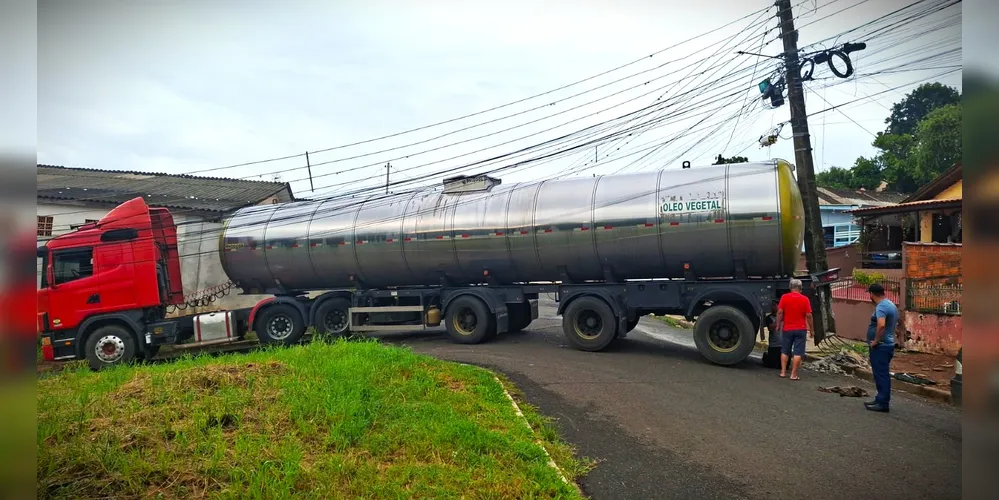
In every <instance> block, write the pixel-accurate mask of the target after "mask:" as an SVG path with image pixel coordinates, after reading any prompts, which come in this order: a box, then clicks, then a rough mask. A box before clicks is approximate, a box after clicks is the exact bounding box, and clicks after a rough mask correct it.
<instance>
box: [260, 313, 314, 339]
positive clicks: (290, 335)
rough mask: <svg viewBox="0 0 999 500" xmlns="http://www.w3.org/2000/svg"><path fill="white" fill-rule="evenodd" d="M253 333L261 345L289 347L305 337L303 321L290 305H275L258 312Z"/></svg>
mask: <svg viewBox="0 0 999 500" xmlns="http://www.w3.org/2000/svg"><path fill="white" fill-rule="evenodd" d="M254 331H256V332H257V338H259V339H260V342H261V343H262V344H284V345H291V344H294V343H296V342H298V341H299V340H302V336H303V335H305V321H304V320H303V319H302V315H301V314H299V312H298V309H297V308H295V307H294V306H292V305H290V304H275V305H271V306H267V307H265V308H264V310H262V311H260V317H259V318H257V321H256V325H255V327H254Z"/></svg>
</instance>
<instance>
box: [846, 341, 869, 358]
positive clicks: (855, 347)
mask: <svg viewBox="0 0 999 500" xmlns="http://www.w3.org/2000/svg"><path fill="white" fill-rule="evenodd" d="M846 348H847V349H849V350H851V351H853V352H855V353H857V354H862V355H864V356H868V355H870V354H871V346H869V345H867V344H861V343H859V342H848V343H847V344H846Z"/></svg>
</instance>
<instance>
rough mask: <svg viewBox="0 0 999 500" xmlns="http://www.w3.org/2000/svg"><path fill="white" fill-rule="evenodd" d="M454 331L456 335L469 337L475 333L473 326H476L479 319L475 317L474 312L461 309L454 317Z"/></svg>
mask: <svg viewBox="0 0 999 500" xmlns="http://www.w3.org/2000/svg"><path fill="white" fill-rule="evenodd" d="M454 319H455V325H454V326H455V329H456V330H458V333H461V334H462V335H470V334H471V333H472V332H474V331H475V326H476V325H477V324H478V320H479V318H478V317H476V315H475V311H472V310H471V309H463V310H461V311H458V314H456V315H455V318H454Z"/></svg>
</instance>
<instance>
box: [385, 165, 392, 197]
mask: <svg viewBox="0 0 999 500" xmlns="http://www.w3.org/2000/svg"><path fill="white" fill-rule="evenodd" d="M390 168H392V164H391V163H386V164H385V194H388V188H389V169H390Z"/></svg>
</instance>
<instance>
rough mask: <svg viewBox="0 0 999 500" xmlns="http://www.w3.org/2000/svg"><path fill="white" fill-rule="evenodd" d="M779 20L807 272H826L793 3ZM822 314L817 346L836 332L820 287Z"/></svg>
mask: <svg viewBox="0 0 999 500" xmlns="http://www.w3.org/2000/svg"><path fill="white" fill-rule="evenodd" d="M776 5H777V18H778V19H779V20H780V33H781V35H780V36H781V38H782V39H783V40H784V66H785V69H786V70H787V74H786V76H785V80H786V82H787V101H788V104H789V105H790V107H791V130H792V132H793V133H794V162H795V165H796V166H797V168H796V170H797V174H798V175H797V177H798V189H799V190H800V191H801V197H802V201H803V202H804V205H805V261H806V263H807V266H808V272H810V273H815V272H819V271H825V270H827V269H828V267H829V261H828V260H827V259H826V243H825V238H824V235H823V231H822V216H821V212H819V197H818V190H817V189H816V186H815V165H814V164H813V163H812V140H811V137H810V136H809V135H808V114H807V113H806V112H805V92H804V88H803V87H802V85H801V68H800V67H799V66H800V62H799V60H798V31H797V30H795V29H794V16H793V15H792V13H791V0H777V4H776ZM817 292H818V295H819V303H820V307H821V309H820V311H819V314H818V317H817V318H816V319H818V321H817V322H816V324H815V329H816V332H815V342H816V343H819V342H821V341H822V339H823V338H824V337H825V334H826V332H835V331H836V323H835V322H834V320H833V315H832V298H831V297H830V296H829V289H828V288H827V287H818V288H817Z"/></svg>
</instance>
